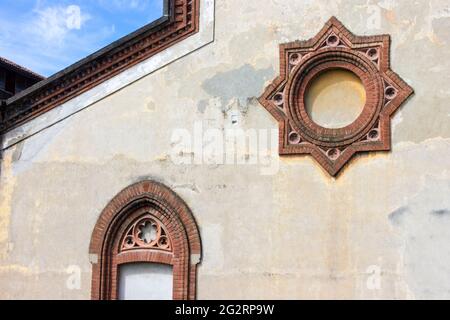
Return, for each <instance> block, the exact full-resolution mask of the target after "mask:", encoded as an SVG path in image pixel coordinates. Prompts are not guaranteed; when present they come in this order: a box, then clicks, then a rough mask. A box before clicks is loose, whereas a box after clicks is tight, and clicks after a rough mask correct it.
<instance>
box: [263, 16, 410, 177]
mask: <svg viewBox="0 0 450 320" xmlns="http://www.w3.org/2000/svg"><path fill="white" fill-rule="evenodd" d="M390 41H391V40H390V36H389V35H378V36H356V35H354V34H352V33H351V32H350V31H349V30H348V29H347V28H345V26H344V25H343V24H342V23H341V22H340V21H339V20H338V19H337V18H335V17H332V18H331V19H330V20H329V21H328V22H327V23H326V24H325V26H324V27H323V28H322V30H321V31H320V32H319V33H318V34H317V35H316V36H315V37H314V38H312V39H310V40H307V41H295V42H290V43H285V44H281V45H280V75H279V76H278V77H277V78H276V79H275V80H273V82H272V83H271V84H270V85H269V86H268V87H267V88H266V89H265V91H264V93H263V94H262V95H261V97H260V98H259V102H260V103H261V104H262V106H263V107H264V108H266V109H267V110H268V111H269V112H270V114H271V115H272V116H273V117H274V118H275V119H276V120H277V121H278V124H279V154H280V155H283V156H285V155H291V156H292V155H305V154H308V155H311V156H312V157H313V158H314V159H315V160H316V161H317V162H318V163H319V164H320V165H321V167H322V168H324V169H325V171H326V172H327V173H328V174H329V175H331V176H337V175H338V173H339V172H340V171H341V170H342V168H343V167H344V166H345V165H346V164H347V163H348V162H349V161H350V160H351V158H352V157H353V156H354V155H355V154H356V153H359V152H369V151H389V150H390V149H391V121H390V120H391V117H392V116H393V115H394V113H395V111H396V110H398V108H399V107H400V106H401V105H402V104H403V103H404V102H405V101H406V100H407V99H408V98H409V97H410V96H411V95H412V94H413V89H412V88H411V87H410V86H409V85H408V84H407V83H406V82H404V81H403V80H402V79H401V78H400V77H399V76H398V75H397V74H396V73H394V72H393V71H392V70H391V69H390ZM332 69H343V70H347V71H351V72H353V73H354V74H355V75H356V76H358V77H359V78H360V79H361V82H362V83H363V86H364V89H365V91H366V95H367V99H366V103H365V106H364V108H363V111H362V113H361V114H360V115H359V117H358V118H357V119H356V120H355V121H354V122H353V123H351V124H350V125H348V126H345V127H343V128H337V129H330V128H325V127H322V126H320V125H318V124H316V123H315V122H314V121H312V119H311V118H310V116H309V115H308V112H307V110H306V105H305V91H306V90H307V89H308V87H309V85H310V84H311V82H312V80H313V79H314V78H315V77H316V76H317V75H318V74H320V73H323V72H325V71H328V70H332Z"/></svg>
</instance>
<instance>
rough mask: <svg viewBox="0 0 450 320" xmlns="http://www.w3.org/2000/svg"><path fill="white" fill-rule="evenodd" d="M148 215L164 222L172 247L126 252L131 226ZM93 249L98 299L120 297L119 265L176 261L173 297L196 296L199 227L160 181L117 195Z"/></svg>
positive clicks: (104, 214) (98, 227) (94, 295)
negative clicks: (165, 249) (124, 240)
mask: <svg viewBox="0 0 450 320" xmlns="http://www.w3.org/2000/svg"><path fill="white" fill-rule="evenodd" d="M145 215H151V217H152V218H153V219H155V220H156V221H158V222H160V223H161V225H162V226H163V228H164V230H166V232H167V235H168V236H169V237H170V242H171V251H164V250H158V249H154V248H139V249H136V250H125V251H123V250H122V244H123V239H124V237H126V236H127V234H128V230H129V228H130V226H131V225H133V223H135V222H136V221H138V220H139V219H141V218H142V217H143V216H145ZM89 252H90V254H94V255H97V256H98V258H99V259H98V263H96V264H93V265H92V292H91V297H92V299H93V300H115V299H117V289H118V288H117V281H118V267H119V266H120V265H121V264H124V263H132V262H153V263H162V264H169V265H172V266H173V279H174V280H173V281H174V282H173V299H174V300H194V299H195V297H196V290H195V287H196V275H197V264H196V263H197V262H195V263H194V262H191V256H192V255H199V256H200V257H201V253H202V250H201V241H200V234H199V231H198V227H197V224H196V222H195V220H194V217H193V215H192V213H191V211H190V209H189V208H188V206H187V205H186V204H185V203H184V201H183V200H182V199H181V198H179V197H178V196H177V195H176V194H175V193H174V192H172V191H171V190H170V189H169V188H168V187H166V186H164V185H163V184H161V183H158V182H153V181H143V182H139V183H137V184H134V185H132V186H130V187H128V188H126V189H124V190H123V191H121V192H120V193H119V194H118V195H117V196H116V197H114V199H112V200H111V201H110V202H109V204H108V205H107V206H106V208H105V209H104V210H103V212H102V213H101V215H100V217H99V219H98V221H97V224H96V225H95V228H94V231H93V233H92V238H91V244H90V249H89Z"/></svg>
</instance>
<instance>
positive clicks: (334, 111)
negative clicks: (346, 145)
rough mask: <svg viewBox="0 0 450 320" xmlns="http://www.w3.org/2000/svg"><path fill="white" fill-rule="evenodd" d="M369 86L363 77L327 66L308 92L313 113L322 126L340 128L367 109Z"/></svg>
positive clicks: (313, 118) (306, 100)
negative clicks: (363, 81) (365, 106)
mask: <svg viewBox="0 0 450 320" xmlns="http://www.w3.org/2000/svg"><path fill="white" fill-rule="evenodd" d="M365 103H366V90H365V89H364V85H363V83H362V82H361V79H360V78H359V77H358V76H356V75H355V74H354V73H353V72H351V71H347V70H344V69H332V70H327V71H324V72H322V73H320V74H319V75H317V76H316V77H315V78H314V79H312V81H311V83H310V84H309V86H308V89H307V90H306V92H305V107H306V111H307V112H308V115H309V117H310V118H311V120H312V121H313V122H315V123H316V124H318V125H319V126H322V127H325V128H329V129H338V128H343V127H346V126H348V125H350V124H351V123H353V122H354V121H355V120H356V119H357V118H358V116H359V115H360V114H361V112H362V111H363V109H364V105H365Z"/></svg>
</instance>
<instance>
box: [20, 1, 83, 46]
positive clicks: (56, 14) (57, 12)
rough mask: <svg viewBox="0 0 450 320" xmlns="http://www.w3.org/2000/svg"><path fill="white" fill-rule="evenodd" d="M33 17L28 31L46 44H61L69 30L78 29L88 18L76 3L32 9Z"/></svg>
mask: <svg viewBox="0 0 450 320" xmlns="http://www.w3.org/2000/svg"><path fill="white" fill-rule="evenodd" d="M34 13H35V19H34V20H33V21H32V22H31V24H30V26H29V27H30V33H32V34H34V35H35V36H37V37H39V38H40V39H41V40H42V41H44V42H45V43H46V44H47V45H55V44H57V45H62V44H63V43H64V42H65V40H66V39H67V37H68V35H69V33H70V32H72V31H73V30H80V29H81V28H82V26H83V24H84V23H85V22H86V21H87V20H89V18H90V17H89V15H87V14H84V13H82V11H81V8H80V7H79V6H76V5H70V6H67V7H63V6H53V7H45V8H39V7H37V8H36V9H35V10H34Z"/></svg>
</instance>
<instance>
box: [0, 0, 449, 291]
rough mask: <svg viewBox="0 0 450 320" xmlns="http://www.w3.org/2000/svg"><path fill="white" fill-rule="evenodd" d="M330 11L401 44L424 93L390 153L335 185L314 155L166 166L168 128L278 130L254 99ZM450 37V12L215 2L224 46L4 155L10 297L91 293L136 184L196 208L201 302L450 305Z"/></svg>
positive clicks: (4, 260)
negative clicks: (118, 202)
mask: <svg viewBox="0 0 450 320" xmlns="http://www.w3.org/2000/svg"><path fill="white" fill-rule="evenodd" d="M332 15H335V16H336V17H338V18H339V19H340V20H341V21H342V22H343V23H344V24H345V25H346V26H347V27H348V28H349V29H350V30H351V31H352V32H354V33H355V34H359V35H371V34H380V33H388V34H390V35H391V36H392V42H393V43H392V52H391V55H392V66H393V69H394V70H396V72H398V73H399V74H400V75H401V76H402V77H403V78H404V79H405V80H406V81H407V82H408V83H409V84H410V85H411V86H412V87H413V88H414V89H415V95H414V96H413V97H412V98H411V99H409V100H408V102H407V103H406V104H405V105H404V106H403V107H402V108H401V109H400V111H399V112H398V113H397V114H396V115H395V118H394V125H393V126H394V130H393V150H392V152H390V153H377V154H370V155H358V156H356V157H355V159H354V160H353V161H352V162H351V163H350V165H349V166H347V167H346V168H345V169H344V172H343V173H342V174H341V175H339V177H338V178H336V179H334V178H330V177H329V175H328V174H327V173H326V172H324V171H323V169H321V167H320V166H319V165H317V164H316V163H315V162H314V160H312V159H311V158H309V157H289V158H284V157H282V158H280V159H279V162H278V163H277V165H278V166H279V168H278V170H269V171H268V172H264V170H262V169H264V168H265V167H266V166H265V165H263V164H261V163H260V164H253V165H252V164H211V163H203V164H202V163H198V162H195V163H194V164H180V163H177V162H176V161H173V149H174V147H179V145H178V144H177V141H174V140H173V133H174V131H176V130H180V129H186V130H188V132H192V133H193V136H194V131H195V130H194V129H195V127H196V125H198V123H201V124H202V125H203V130H206V129H208V128H218V129H220V130H225V129H227V128H242V129H245V130H246V129H265V130H276V129H277V123H276V122H275V120H273V119H272V117H271V116H270V115H269V114H268V113H267V111H266V110H265V109H264V108H263V107H262V106H261V105H259V103H258V102H257V101H256V99H255V97H257V96H259V95H260V94H261V93H262V91H263V89H264V86H265V85H266V84H267V83H268V82H269V80H271V79H273V78H274V77H275V75H276V73H277V70H278V67H279V66H278V59H279V58H278V44H279V43H282V42H287V41H293V40H296V39H307V38H310V37H312V36H314V35H315V34H316V33H317V32H318V31H319V30H320V28H321V27H322V26H323V24H324V23H325V22H326V21H327V20H328V19H329V17H330V16H332ZM449 25H450V4H449V3H448V1H444V0H434V1H432V0H427V1H416V2H414V3H412V2H411V1H406V0H402V1H395V0H391V1H388V0H384V1H366V0H361V1H359V0H351V1H350V0H348V1H347V0H345V1H343V0H342V1H317V0H315V1H309V0H303V1H301V0H298V1H289V0H271V1H259V0H251V1H239V0H217V1H216V19H215V41H214V43H212V44H209V45H208V46H206V47H203V48H201V49H199V50H196V51H195V52H193V53H191V54H189V55H188V56H185V57H183V58H181V59H179V60H177V61H175V62H173V63H171V64H169V65H168V66H166V67H165V68H163V69H161V70H158V71H156V72H155V73H152V74H151V75H149V76H147V77H145V78H143V79H141V80H139V81H137V82H134V83H132V84H131V85H129V86H127V87H125V88H123V89H122V90H120V91H119V92H117V93H115V94H112V95H110V96H108V97H106V98H104V99H103V100H101V101H99V102H97V103H95V104H94V105H92V106H90V107H89V108H86V109H84V110H82V111H80V112H78V113H76V114H75V115H73V116H71V117H69V118H67V119H65V120H64V121H61V122H59V123H57V124H55V125H53V126H51V127H50V128H47V129H45V130H43V131H41V132H39V133H37V134H35V135H33V136H32V137H29V138H27V139H26V140H24V141H21V142H19V143H18V144H16V145H14V146H12V147H10V148H8V149H6V150H4V152H3V155H2V165H1V182H0V183H1V184H0V186H1V192H0V298H16V299H17V298H50V299H69V298H70V299H89V297H90V282H91V265H90V262H89V254H88V247H89V241H90V237H91V233H92V230H93V227H94V224H95V222H96V220H97V218H98V216H99V214H100V212H101V211H102V209H103V208H104V207H105V206H106V204H107V203H108V202H109V200H111V199H112V198H113V197H114V196H115V195H116V194H117V193H118V192H119V191H120V190H122V189H123V188H124V187H126V186H128V185H130V184H132V183H134V182H136V181H140V180H143V179H153V180H157V181H161V182H163V183H165V184H166V185H168V186H169V187H171V188H172V189H173V190H174V191H176V192H177V193H178V194H179V195H180V196H181V197H182V198H183V199H184V200H185V201H186V202H187V204H188V205H189V207H190V208H191V209H192V212H193V214H194V216H195V218H196V220H197V223H198V225H199V228H200V233H201V236H202V242H203V250H204V258H203V261H202V264H201V265H200V267H199V271H198V298H200V299H221V298H235V299H240V298H246V299H248V298H250V299H251V298H255V299H260V298H264V299H270V298H277V299H278V298H279V299H289V298H312V299H316V298H337V299H339V298H387V299H399V298H442V299H443V298H447V299H448V298H450V233H448V232H447V230H449V228H450V196H449V194H450V170H449V169H450V161H449V159H450V126H449V117H450V109H449V105H448V102H449V99H450V89H449V88H448V85H447V84H448V83H449V82H450V59H448V54H449V52H450V31H449V30H450V29H449V28H448V26H449ZM43 119H44V120H42V119H41V120H42V121H45V116H44V118H43ZM24 135H26V132H24ZM272 138H273V137H272ZM275 138H277V137H275ZM18 141H20V140H18ZM276 143H277V141H276V142H275V148H273V149H274V152H276V151H277V150H276V147H277V145H276ZM204 145H205V148H206V147H208V146H210V143H208V141H205V142H204ZM183 148H184V147H183ZM183 148H182V149H183ZM183 150H184V149H183ZM183 150H182V151H183ZM184 151H186V152H185V153H184V156H185V157H184V159H190V158H191V157H192V158H194V159H195V157H196V156H197V157H198V156H199V155H198V154H197V155H196V154H195V152H194V154H191V153H190V152H189V151H188V150H184ZM249 154H250V155H251V152H249ZM250 158H251V157H250ZM276 159H278V157H275V159H272V161H275V160H276ZM275 167H276V166H275ZM78 272H80V275H81V278H80V279H81V285H80V287H79V288H78V286H77V284H76V281H73V280H74V279H75V278H76V276H77V274H78Z"/></svg>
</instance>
